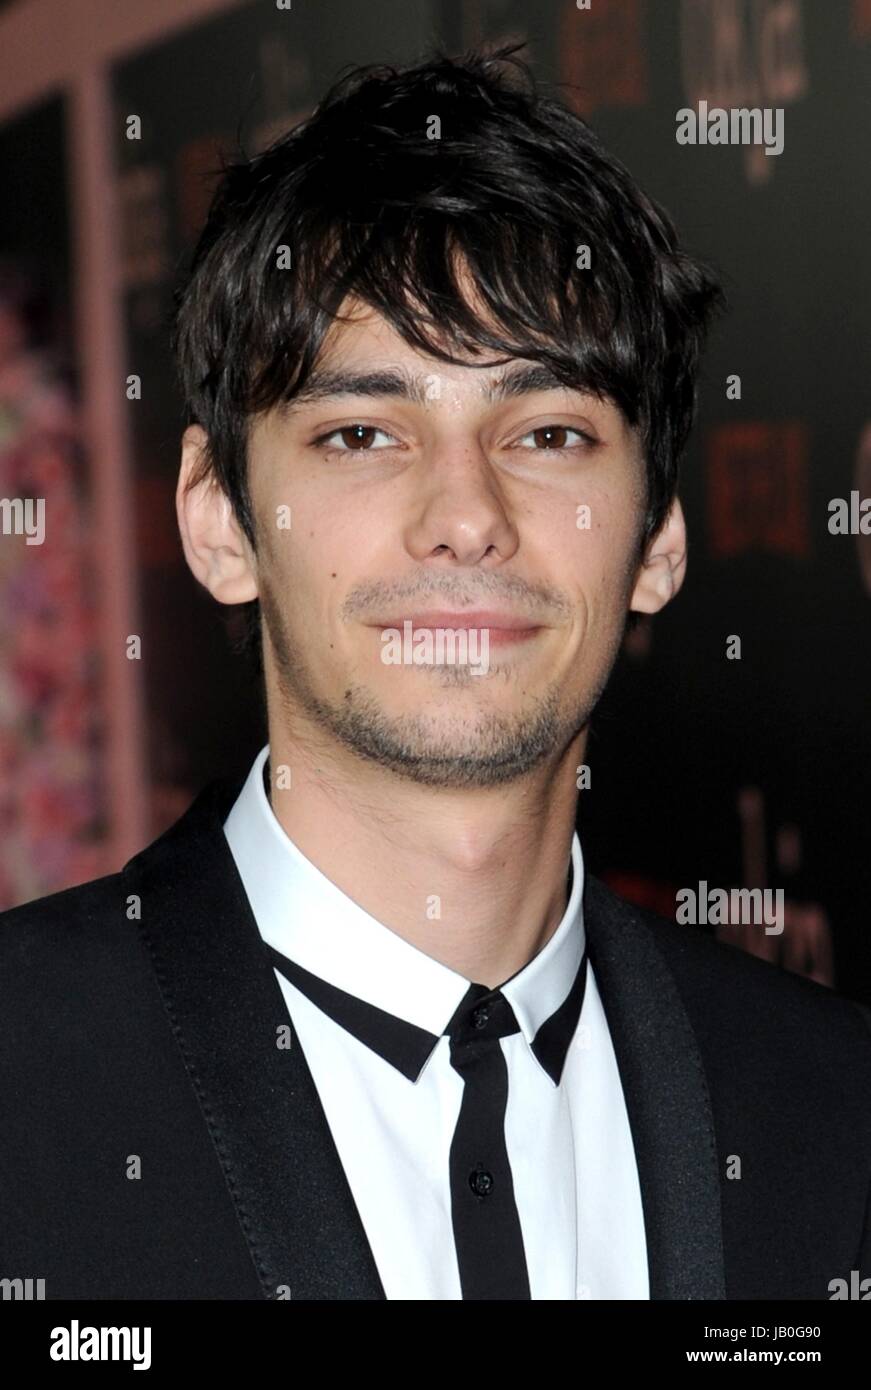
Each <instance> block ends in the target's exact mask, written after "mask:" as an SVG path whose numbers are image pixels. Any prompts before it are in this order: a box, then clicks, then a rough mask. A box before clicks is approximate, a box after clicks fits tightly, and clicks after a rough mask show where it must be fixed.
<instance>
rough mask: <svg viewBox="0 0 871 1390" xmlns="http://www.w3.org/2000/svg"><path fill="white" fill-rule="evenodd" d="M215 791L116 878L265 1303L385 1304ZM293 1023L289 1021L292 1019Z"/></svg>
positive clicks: (223, 788) (224, 790) (225, 791)
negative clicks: (137, 919) (133, 912)
mask: <svg viewBox="0 0 871 1390" xmlns="http://www.w3.org/2000/svg"><path fill="white" fill-rule="evenodd" d="M238 791H239V787H238V786H235V787H234V786H233V785H232V784H229V783H226V782H223V783H213V784H212V785H211V786H210V787H208V788H207V789H206V790H205V791H204V792H203V793H201V795H200V796H199V797H198V798H197V800H196V801H195V802H194V804H193V805H192V806H191V808H190V809H189V810H188V812H187V813H186V814H185V815H184V816H183V817H182V818H181V820H179V821H178V822H176V824H175V825H173V826H171V827H170V829H169V830H168V831H167V832H166V833H165V834H164V835H163V836H161V838H160V839H159V840H157V841H155V842H154V843H153V844H152V845H150V846H149V847H148V848H147V849H145V850H143V851H142V852H141V853H140V854H138V855H137V856H136V857H135V858H134V859H132V860H131V861H130V862H129V864H127V865H126V867H125V869H124V874H125V877H126V880H127V885H128V886H127V890H126V891H127V892H128V893H135V894H138V896H139V897H140V900H141V923H140V926H141V930H142V933H143V936H144V938H145V941H146V943H147V945H148V948H149V950H150V952H151V955H152V959H153V962H154V968H155V973H156V977H157V982H158V986H159V989H160V991H161V994H162V996H163V1000H164V1004H165V1006H166V1009H167V1013H168V1014H169V1018H170V1020H171V1022H172V1026H173V1030H174V1032H175V1034H176V1037H177V1039H178V1043H179V1047H180V1048H181V1051H182V1054H183V1056H184V1061H185V1065H186V1067H187V1070H188V1075H189V1077H190V1080H191V1084H192V1086H193V1088H194V1090H195V1092H196V1095H197V1098H198V1100H199V1104H200V1107H201V1110H202V1113H203V1116H204V1119H205V1121H206V1124H207V1125H208V1128H209V1131H210V1133H211V1136H212V1140H213V1143H214V1145H215V1150H216V1153H217V1156H218V1159H219V1161H220V1164H221V1167H222V1169H223V1172H224V1177H225V1179H226V1182H227V1186H228V1188H229V1190H230V1193H231V1195H232V1198H233V1201H234V1203H235V1206H236V1212H237V1215H238V1218H239V1222H240V1225H241V1227H242V1230H243V1232H244V1234H245V1237H246V1240H247V1242H248V1247H249V1250H250V1252H251V1258H252V1260H253V1262H254V1265H255V1268H256V1270H257V1274H258V1276H259V1279H260V1282H261V1286H262V1288H263V1293H264V1297H266V1298H276V1297H287V1296H288V1295H287V1293H286V1292H284V1293H280V1292H277V1291H279V1290H280V1288H281V1286H287V1288H289V1291H290V1298H291V1299H292V1300H297V1299H303V1300H306V1299H348V1300H359V1299H383V1298H384V1297H385V1294H384V1289H383V1286H382V1284H381V1280H380V1278H379V1276H378V1272H377V1269H376V1265H375V1261H374V1258H373V1255H372V1251H371V1248H370V1246H369V1243H368V1241H367V1239H366V1235H365V1232H364V1228H363V1224H362V1222H361V1220H360V1216H359V1213H358V1211H357V1208H356V1205H355V1203H354V1199H353V1196H352V1193H351V1189H350V1186H349V1184H348V1181H347V1178H346V1176H345V1172H344V1169H343V1168H342V1164H341V1160H340V1158H339V1155H338V1151H337V1149H336V1146H335V1142H334V1140H333V1138H332V1135H331V1133H330V1129H329V1126H328V1123H327V1119H326V1115H325V1114H324V1110H323V1107H322V1105H321V1102H320V1098H319V1097H318V1094H317V1091H316V1089H315V1085H314V1082H313V1080H312V1076H311V1073H310V1071H309V1068H308V1065H307V1063H306V1060H305V1057H304V1056H303V1054H302V1049H301V1048H300V1045H299V1041H298V1038H297V1036H296V1033H295V1030H293V1029H292V1030H291V1031H292V1040H291V1045H290V1047H289V1048H287V1049H281V1048H279V1047H278V1046H277V1045H276V1040H277V1037H278V1031H277V1030H278V1029H279V1028H280V1027H282V1026H286V1025H287V1008H286V1005H285V1002H284V998H283V996H282V993H281V990H280V988H279V986H278V983H277V981H276V979H275V976H274V973H273V970H272V967H271V965H270V964H269V962H268V959H267V957H266V954H265V952H264V950H263V945H262V938H261V937H260V933H259V931H258V929H257V924H256V922H255V921H254V917H253V915H252V912H251V908H250V906H249V903H248V899H247V897H246V896H245V892H244V889H243V887H242V883H241V880H240V879H239V875H238V872H237V869H236V865H235V862H234V860H233V857H232V854H231V853H230V848H229V846H228V844H227V842H226V839H225V837H224V834H223V828H222V827H223V822H224V820H225V819H226V816H227V815H228V813H229V811H230V808H231V806H232V804H233V801H234V800H235V797H236V795H237V794H238ZM291 1022H292V1020H291Z"/></svg>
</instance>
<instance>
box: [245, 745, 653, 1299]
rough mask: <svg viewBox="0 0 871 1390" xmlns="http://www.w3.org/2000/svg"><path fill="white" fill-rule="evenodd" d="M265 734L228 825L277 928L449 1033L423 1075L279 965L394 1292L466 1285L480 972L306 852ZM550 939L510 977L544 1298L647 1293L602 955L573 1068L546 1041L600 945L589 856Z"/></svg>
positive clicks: (294, 946)
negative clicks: (470, 1087)
mask: <svg viewBox="0 0 871 1390" xmlns="http://www.w3.org/2000/svg"><path fill="white" fill-rule="evenodd" d="M268 756H269V747H268V745H267V746H266V747H264V748H263V749H262V750H261V751H260V753H259V754H258V756H257V758H256V759H255V761H254V764H253V766H252V768H251V771H250V773H249V775H248V778H247V780H246V782H245V785H244V786H243V788H242V791H241V792H240V794H239V796H238V798H237V800H236V802H235V804H234V806H233V808H232V810H231V812H230V814H229V816H228V817H227V820H226V822H225V825H224V833H225V835H226V837H227V841H228V843H229V846H230V850H231V852H232V854H233V858H234V860H235V862H236V866H237V868H238V870H239V874H240V877H241V879H242V884H243V887H244V889H245V892H246V895H247V897H248V900H249V902H250V904H251V908H252V911H253V914H254V917H255V920H256V922H257V926H258V929H259V931H260V934H261V936H262V937H263V939H264V941H265V942H266V943H267V944H268V945H270V946H273V947H274V948H275V949H276V950H278V951H280V952H281V953H282V955H284V956H285V957H287V958H288V959H289V960H291V961H294V962H296V963H297V964H298V965H300V966H302V967H303V968H304V969H305V970H308V971H309V972H311V974H313V975H316V976H318V977H319V978H320V979H322V980H326V981H327V982H328V983H329V984H331V985H334V986H336V987H338V988H339V989H342V990H344V991H346V992H347V993H348V994H352V995H354V996H356V998H358V999H362V1000H366V1001H368V1002H369V1003H370V1004H374V1005H375V1006H376V1007H378V1008H379V1009H383V1010H385V1011H386V1012H388V1013H390V1014H393V1015H394V1016H395V1017H397V1018H402V1019H405V1020H407V1021H408V1022H410V1023H413V1024H416V1025H417V1026H418V1027H419V1028H424V1029H426V1030H427V1031H429V1032H430V1033H433V1034H435V1035H437V1036H438V1042H437V1044H436V1046H435V1047H434V1049H433V1051H432V1053H431V1054H430V1056H429V1058H428V1060H427V1061H426V1064H425V1065H424V1067H423V1070H422V1071H421V1073H420V1075H419V1076H418V1077H417V1080H415V1081H412V1080H410V1079H409V1078H408V1077H407V1076H405V1075H403V1074H402V1073H401V1072H400V1071H399V1070H397V1068H396V1067H394V1066H393V1065H391V1063H390V1062H388V1061H386V1060H385V1059H384V1058H383V1057H381V1056H380V1055H378V1053H377V1052H375V1051H374V1050H373V1049H372V1048H370V1047H368V1046H367V1045H366V1044H364V1043H363V1042H361V1041H359V1040H358V1039H357V1038H356V1037H354V1036H353V1034H351V1033H350V1032H348V1031H347V1029H346V1028H344V1027H342V1026H341V1025H340V1024H339V1023H337V1022H334V1021H333V1019H332V1018H330V1017H328V1016H327V1015H326V1014H325V1013H323V1012H322V1011H321V1009H319V1008H318V1007H317V1006H316V1005H315V1004H313V1003H312V1002H311V1001H310V1000H309V998H308V997H307V996H306V995H305V994H303V993H302V992H301V991H300V990H299V989H297V988H296V987H295V986H294V985H293V984H291V983H290V981H289V980H288V979H286V978H285V976H284V975H283V974H282V973H281V972H280V971H278V970H276V978H277V979H278V982H279V985H280V987H281V990H282V993H283V995H284V999H285V1002H286V1004H287V1009H288V1013H289V1015H290V1020H291V1024H292V1027H293V1030H294V1032H293V1043H292V1045H294V1046H296V1045H299V1046H301V1047H302V1051H303V1054H304V1056H305V1059H306V1062H307V1063H308V1066H309V1070H310V1071H311V1074H312V1078H313V1080H314V1084H315V1086H316V1088H317V1092H318V1095H319V1097H320V1100H321V1104H322V1105H323V1108H324V1112H325V1114H326V1118H327V1122H328V1124H329V1127H330V1130H331V1132H332V1135H333V1139H334V1141H335V1144H336V1148H337V1150H338V1153H339V1157H340V1159H341V1162H342V1165H343V1168H344V1171H345V1175H346V1177H347V1180H348V1183H349V1185H350V1188H351V1192H352V1194H353V1197H354V1201H355V1203H356V1205H357V1209H358V1211H359V1213H360V1217H361V1220H362V1222H363V1227H364V1229H365V1232H366V1236H367V1238H368V1241H369V1244H370V1247H371V1249H372V1254H373V1257H374V1259H375V1264H376V1267H377V1269H378V1273H379V1276H380V1278H381V1282H382V1284H383V1286H384V1291H385V1294H386V1296H387V1298H388V1299H403V1300H410V1299H414V1300H417V1299H424V1300H448V1299H460V1298H462V1291H461V1283H460V1274H459V1268H458V1262H457V1255H456V1250H455V1247H454V1235H453V1226H452V1214H451V1191H450V1184H449V1163H448V1160H449V1153H450V1147H451V1140H452V1137H453V1134H454V1129H455V1126H456V1122H457V1117H458V1115H459V1111H460V1104H461V1100H462V1093H463V1085H464V1083H463V1079H462V1077H461V1076H460V1075H459V1074H458V1072H457V1071H456V1070H454V1068H453V1067H452V1066H451V1063H450V1056H449V1046H450V1040H449V1038H448V1037H447V1036H443V1034H444V1032H445V1028H446V1026H447V1024H448V1022H449V1020H450V1019H451V1018H452V1016H453V1014H454V1012H455V1011H456V1009H457V1007H458V1005H459V1004H460V1002H461V1000H462V999H463V998H464V996H465V995H466V993H467V991H468V989H469V984H470V982H469V981H468V980H467V979H465V978H464V977H463V976H462V975H459V974H458V973H457V972H456V971H454V970H451V969H450V968H449V967H448V966H446V965H442V964H441V963H440V962H439V961H437V960H434V959H433V958H432V957H431V956H428V955H426V954H425V953H424V952H423V951H420V950H418V949H417V947H415V946H412V945H411V944H410V943H409V942H407V941H405V940H403V938H402V937H401V936H398V935H397V934H396V932H394V931H392V930H391V929H390V928H389V927H386V926H384V925H383V924H382V923H381V922H378V921H376V919H375V918H374V917H371V916H370V915H369V913H367V912H365V911H364V910H363V909H362V908H361V907H360V906H359V905H358V904H357V903H355V902H354V901H353V900H352V899H351V898H349V897H348V896H347V894H345V893H343V892H342V891H341V889H339V888H338V887H336V885H335V884H334V883H332V882H331V880H330V879H329V878H327V877H326V876H325V875H324V874H323V873H321V872H320V870H319V869H317V868H316V867H315V865H314V864H312V863H311V862H310V860H308V859H306V857H305V856H304V855H303V854H302V853H301V852H300V850H299V849H298V848H297V847H296V845H295V844H294V843H293V841H292V840H291V839H290V837H289V836H288V835H287V834H286V832H285V831H284V830H283V829H282V827H281V825H280V823H279V821H278V819H277V818H276V816H275V813H274V812H273V810H272V807H271V805H270V803H269V798H268V796H267V795H266V791H265V789H264V785H263V767H264V764H265V762H266V760H267V758H268ZM572 868H573V881H572V890H571V896H570V899H569V902H568V905H567V907H566V911H565V913H564V915H563V918H562V920H561V922H560V924H559V926H558V927H557V929H556V931H555V932H554V933H553V935H552V936H551V938H550V940H549V941H548V942H547V944H546V945H545V946H544V948H543V949H542V950H541V951H540V952H539V953H538V955H537V956H535V957H533V959H532V960H530V961H529V962H528V963H527V964H526V965H525V966H524V967H523V969H522V970H520V971H519V972H518V973H517V974H515V975H513V976H512V977H511V979H510V980H508V981H507V982H506V983H505V984H503V985H502V986H501V992H502V994H503V995H504V996H505V998H506V999H507V1000H508V1002H509V1004H510V1005H511V1007H512V1009H513V1011H514V1014H515V1017H516V1020H517V1022H518V1023H519V1025H520V1031H519V1032H516V1033H513V1034H512V1035H510V1036H508V1037H502V1038H500V1039H499V1043H498V1045H499V1046H500V1047H501V1048H502V1051H503V1053H504V1056H505V1061H506V1065H507V1071H508V1101H507V1107H506V1112H505V1143H506V1148H507V1153H508V1158H509V1162H510V1167H511V1175H512V1178H513V1183H514V1193H515V1200H516V1204H517V1212H518V1215H519V1219H520V1227H521V1231H522V1237H523V1247H524V1250H525V1254H526V1263H527V1269H528V1274H529V1286H530V1292H531V1297H532V1298H533V1299H560V1300H562V1299H572V1300H574V1299H578V1298H591V1299H647V1298H649V1296H650V1295H649V1284H648V1271H647V1246H646V1240H645V1233H644V1218H643V1211H642V1205H641V1192H640V1187H639V1182H638V1170H637V1166H636V1162H635V1152H634V1148H633V1143H632V1135H631V1131H630V1128H629V1120H628V1116H627V1113H626V1106H625V1101H624V1097H623V1089H622V1085H621V1082H620V1075H619V1072H618V1068H617V1062H616V1058H615V1056H614V1050H613V1046H612V1042H611V1036H610V1033H609V1031H608V1025H607V1022H606V1019H605V1014H604V1010H603V1007H602V1002H601V999H600V996H599V991H598V988H597V986H596V980H595V976H594V974H593V969H592V965H591V963H590V962H589V961H588V963H587V972H588V973H587V984H586V991H585V993H584V1000H583V1007H582V1011H581V1015H580V1019H579V1021H578V1025H577V1027H576V1029H575V1032H574V1035H573V1037H572V1040H571V1042H570V1044H569V1048H568V1052H567V1055H566V1060H565V1065H564V1067H563V1071H562V1075H561V1077H560V1080H559V1084H556V1083H555V1082H554V1080H553V1079H552V1077H551V1075H550V1074H549V1073H548V1071H546V1070H545V1068H544V1067H543V1066H542V1065H541V1064H540V1062H539V1061H538V1060H537V1058H536V1055H535V1053H534V1052H533V1051H532V1049H531V1043H532V1041H533V1039H534V1037H535V1034H536V1032H537V1030H538V1028H539V1027H540V1025H541V1024H542V1023H543V1022H544V1021H545V1020H546V1019H547V1018H549V1017H550V1015H551V1014H552V1013H553V1012H554V1011H555V1010H556V1009H557V1008H558V1007H559V1005H560V1004H561V1003H562V1001H563V1000H564V999H565V997H566V995H567V994H568V992H569V990H570V988H571V986H572V984H573V983H574V980H575V977H576V974H577V971H578V967H579V965H580V962H581V959H582V956H583V953H584V945H585V933H584V922H583V912H582V898H583V884H584V865H583V858H582V855H581V846H580V841H579V839H578V836H577V834H575V836H574V838H573V841H572Z"/></svg>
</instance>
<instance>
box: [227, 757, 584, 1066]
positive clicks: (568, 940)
mask: <svg viewBox="0 0 871 1390" xmlns="http://www.w3.org/2000/svg"><path fill="white" fill-rule="evenodd" d="M268 757H269V745H268V744H267V745H266V746H265V747H264V748H262V749H261V751H260V752H259V753H258V755H257V757H256V758H255V760H254V763H253V765H252V767H251V770H250V772H249V774H248V777H247V779H246V781H245V784H244V786H243V787H242V790H241V792H240V793H239V796H238V797H237V799H236V801H235V803H234V805H233V807H232V810H231V811H230V814H229V816H228V817H227V820H226V821H225V823H224V834H225V836H226V838H227V842H228V844H229V846H230V851H231V853H232V855H233V858H234V860H235V863H236V867H237V869H238V871H239V875H240V878H241V879H242V885H243V887H244V889H245V893H246V895H247V897H248V901H249V903H250V904H251V909H252V912H253V914H254V918H255V921H256V923H257V926H258V929H259V931H260V934H261V936H262V937H263V940H264V941H265V942H266V943H267V945H268V946H271V947H273V948H274V949H275V950H276V951H278V952H280V953H281V955H283V956H285V957H286V958H287V959H288V960H290V961H294V962H296V963H297V964H298V965H299V966H301V967H302V968H303V970H306V971H308V972H310V974H311V975H313V976H316V977H318V978H319V979H321V980H325V981H327V983H328V984H330V985H333V986H335V987H336V988H337V989H340V990H343V991H345V993H347V994H350V995H354V996H356V998H358V999H362V1000H364V1001H366V1002H367V1003H369V1004H371V1005H373V1006H374V1007H375V1008H377V1009H381V1010H383V1011H384V1012H385V1013H387V1014H392V1015H394V1016H395V1017H397V1018H401V1019H404V1020H405V1021H406V1022H408V1023H410V1024H413V1025H414V1026H415V1027H416V1028H419V1029H423V1030H425V1031H426V1032H427V1033H430V1034H433V1035H436V1038H437V1037H438V1036H439V1035H441V1034H442V1033H444V1032H445V1031H446V1030H447V1027H448V1024H449V1023H450V1021H451V1019H452V1018H453V1017H454V1015H455V1014H456V1011H457V1009H458V1008H459V1006H460V1004H461V1003H462V1002H463V1000H464V999H466V998H467V995H468V992H469V988H470V983H471V982H470V981H469V980H467V979H466V978H465V977H464V976H462V975H460V974H458V973H457V972H456V971H455V970H451V969H450V967H449V966H446V965H443V964H442V963H441V962H440V961H437V960H435V959H434V958H433V957H432V956H428V955H426V953H425V952H423V951H420V950H418V948H417V947H416V946H413V945H412V944H411V943H410V942H408V941H405V940H404V939H403V938H402V937H401V936H399V935H397V933H396V932H394V931H392V930H391V929H390V928H389V927H386V926H385V925H384V924H383V923H381V922H379V921H377V920H376V919H375V918H374V917H372V916H370V914H369V913H368V912H366V911H365V910H364V909H363V908H362V907H360V905H359V904H358V903H355V902H354V900H353V899H352V898H350V897H348V895H347V894H346V893H344V892H342V890H341V889H340V888H338V887H337V886H336V884H334V883H333V882H332V881H331V880H330V879H328V878H327V877H326V875H325V874H323V873H321V871H320V870H319V869H318V868H317V867H316V866H315V865H314V864H313V863H312V862H311V861H310V860H309V859H307V858H306V857H305V855H304V854H303V853H302V852H301V851H300V850H299V849H298V848H297V846H296V845H295V844H294V842H293V841H292V840H291V838H290V837H289V835H288V834H287V833H286V831H285V830H284V829H283V828H282V826H281V824H280V822H279V821H278V819H277V817H276V815H275V813H274V811H273V810H272V807H271V805H270V803H269V798H268V796H267V794H266V790H265V788H264V784H263V769H264V765H265V763H266V760H267V758H268ZM571 857H572V889H571V894H570V896H569V901H568V904H567V906H566V910H565V912H564V913H563V916H562V919H561V921H560V923H559V926H558V927H557V929H556V931H555V932H554V933H553V934H552V936H551V937H550V939H549V940H548V942H547V944H546V945H545V946H544V948H543V949H542V950H541V951H539V953H538V954H537V955H536V956H534V957H533V959H532V960H531V961H528V962H527V964H526V965H525V966H523V967H522V968H521V969H520V970H518V971H517V972H516V973H515V974H514V975H512V976H511V978H510V979H509V980H506V981H505V982H504V983H503V984H502V986H501V987H500V992H501V993H502V994H503V995H504V996H505V998H506V999H507V1000H508V1002H509V1004H510V1005H511V1008H512V1009H513V1011H514V1016H515V1018H516V1020H517V1023H518V1025H519V1027H520V1031H521V1033H522V1034H523V1036H524V1038H525V1039H526V1042H527V1044H528V1045H529V1047H530V1049H532V1044H533V1042H534V1040H535V1037H536V1034H537V1033H538V1032H539V1029H540V1028H541V1027H542V1025H543V1024H545V1023H546V1021H547V1020H549V1019H550V1018H551V1017H552V1015H553V1014H554V1013H555V1012H556V1011H557V1010H558V1009H559V1008H560V1006H561V1005H562V1004H563V1003H564V1002H565V1001H566V999H567V996H568V995H569V993H570V991H571V989H572V986H573V985H574V984H575V981H576V978H577V975H578V970H579V967H580V964H581V960H582V957H583V955H584V945H585V936H584V923H583V909H582V903H583V886H584V864H583V856H582V853H581V846H580V841H579V839H578V836H577V833H575V835H574V836H573V839H572V851H571ZM539 1051H540V1048H539ZM532 1055H533V1056H536V1052H535V1051H533V1052H532ZM536 1060H538V1061H539V1064H540V1065H542V1066H544V1064H543V1062H542V1061H541V1059H540V1057H536ZM545 1070H547V1068H545ZM548 1074H549V1075H550V1071H548ZM551 1079H552V1080H553V1076H551Z"/></svg>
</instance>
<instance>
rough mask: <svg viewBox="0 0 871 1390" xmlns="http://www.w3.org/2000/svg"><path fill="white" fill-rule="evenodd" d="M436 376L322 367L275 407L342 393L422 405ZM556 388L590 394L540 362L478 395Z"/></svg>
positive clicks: (283, 410) (513, 371)
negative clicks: (566, 381) (567, 384)
mask: <svg viewBox="0 0 871 1390" xmlns="http://www.w3.org/2000/svg"><path fill="white" fill-rule="evenodd" d="M437 375H438V373H436V372H430V373H423V374H415V373H411V372H406V371H403V370H402V369H400V368H398V367H391V368H386V369H384V370H382V371H374V372H355V371H340V370H328V369H323V370H321V371H316V372H314V373H313V374H312V375H311V376H310V377H309V379H308V381H307V382H306V384H305V385H304V386H303V387H302V389H301V390H300V391H298V392H297V393H296V394H295V395H294V396H292V397H291V398H290V400H288V401H284V402H283V403H282V404H281V405H280V406H279V408H278V409H279V413H280V414H281V415H282V416H288V415H291V414H293V413H294V412H295V411H297V410H299V409H301V408H302V407H303V406H306V405H313V404H315V403H317V402H318V401H326V400H338V399H339V398H340V397H342V396H370V397H371V396H394V397H398V398H399V399H401V400H406V401H411V402H412V403H413V404H414V405H425V404H426V403H427V401H428V400H429V399H430V395H429V391H430V385H431V382H432V379H433V377H434V376H437ZM559 390H574V391H577V392H582V393H584V394H592V393H591V392H590V391H589V389H588V388H587V387H586V386H584V385H582V384H580V383H579V384H578V385H576V386H574V387H567V386H566V384H565V382H562V381H560V379H559V377H558V376H557V375H556V373H555V372H553V371H552V370H551V369H550V367H547V366H545V365H544V364H541V363H539V364H532V365H524V366H521V367H511V368H508V369H507V370H506V371H504V372H502V373H501V374H500V375H499V376H498V377H494V378H490V379H489V380H488V381H487V382H486V383H485V384H484V387H483V389H482V393H481V394H482V396H483V398H484V400H485V401H487V402H488V404H494V403H496V402H498V401H502V400H508V399H510V398H512V397H515V396H523V395H528V394H530V393H531V392H533V391H559Z"/></svg>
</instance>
